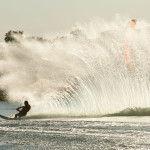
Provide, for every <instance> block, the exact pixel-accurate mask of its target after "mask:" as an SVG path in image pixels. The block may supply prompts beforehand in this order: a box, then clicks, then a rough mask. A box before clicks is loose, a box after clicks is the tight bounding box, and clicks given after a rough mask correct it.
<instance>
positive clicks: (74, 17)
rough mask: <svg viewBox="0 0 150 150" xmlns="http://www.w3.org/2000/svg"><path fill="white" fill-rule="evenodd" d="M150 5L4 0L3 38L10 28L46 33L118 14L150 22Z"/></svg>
mask: <svg viewBox="0 0 150 150" xmlns="http://www.w3.org/2000/svg"><path fill="white" fill-rule="evenodd" d="M149 6H150V0H0V41H3V39H4V36H5V33H6V32H7V31H9V30H21V31H24V32H25V33H27V34H30V35H33V36H43V35H44V34H53V33H59V32H62V31H65V30H67V29H71V28H72V27H73V26H74V25H75V24H76V23H80V22H81V23H83V22H84V23H85V22H89V20H91V19H92V18H93V17H97V18H103V19H104V20H106V21H107V20H112V19H113V18H114V17H115V15H116V14H120V15H121V16H127V17H130V18H131V19H132V18H135V19H137V20H138V19H145V20H146V21H148V22H150V15H149V14H150V7H149Z"/></svg>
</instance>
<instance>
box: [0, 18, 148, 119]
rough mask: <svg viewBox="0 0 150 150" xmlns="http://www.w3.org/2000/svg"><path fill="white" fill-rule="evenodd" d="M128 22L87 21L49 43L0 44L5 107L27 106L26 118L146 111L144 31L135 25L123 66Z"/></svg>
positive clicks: (143, 25)
mask: <svg viewBox="0 0 150 150" xmlns="http://www.w3.org/2000/svg"><path fill="white" fill-rule="evenodd" d="M128 21H129V19H123V20H122V19H120V18H117V19H115V20H114V21H112V22H104V21H102V20H93V21H91V22H89V23H87V24H84V25H77V26H76V27H74V28H73V29H72V30H71V31H70V32H68V33H64V34H63V35H60V36H58V37H55V38H51V39H50V41H49V42H38V41H29V40H27V39H26V38H25V37H24V39H18V40H19V43H10V44H6V43H1V44H0V57H1V59H0V74H1V77H0V86H1V88H2V89H4V90H6V91H7V95H8V99H9V101H11V102H15V101H17V102H23V101H24V100H27V99H28V101H29V102H30V103H31V105H32V109H31V111H30V115H38V114H47V115H66V116H100V115H104V114H110V113H116V112H119V111H121V110H124V109H126V108H134V107H140V108H144V107H150V100H149V99H150V89H149V87H150V84H149V83H150V82H149V79H150V75H149V72H150V61H149V60H150V50H149V47H150V30H149V24H148V23H146V22H145V21H143V20H141V21H138V22H137V26H136V30H135V33H134V37H132V41H131V42H130V43H129V48H130V50H131V52H132V55H133V59H132V64H131V65H130V67H126V65H125V62H124V44H125V43H124V41H125V30H126V25H127V22H128Z"/></svg>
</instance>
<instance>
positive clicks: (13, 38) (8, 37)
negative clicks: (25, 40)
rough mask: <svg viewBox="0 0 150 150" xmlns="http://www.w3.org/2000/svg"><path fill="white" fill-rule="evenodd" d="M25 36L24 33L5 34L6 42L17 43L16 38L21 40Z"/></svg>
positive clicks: (10, 32) (11, 32) (12, 32)
mask: <svg viewBox="0 0 150 150" xmlns="http://www.w3.org/2000/svg"><path fill="white" fill-rule="evenodd" d="M22 36H23V31H11V30H10V31H8V32H7V33H5V38H4V40H5V42H7V43H8V42H17V39H16V37H19V38H21V37H22Z"/></svg>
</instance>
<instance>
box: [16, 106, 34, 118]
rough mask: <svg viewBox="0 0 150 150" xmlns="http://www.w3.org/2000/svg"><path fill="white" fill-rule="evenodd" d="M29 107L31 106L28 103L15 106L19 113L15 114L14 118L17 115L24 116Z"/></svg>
mask: <svg viewBox="0 0 150 150" xmlns="http://www.w3.org/2000/svg"><path fill="white" fill-rule="evenodd" d="M20 109H21V110H20ZM30 109H31V106H30V105H29V104H28V105H25V106H22V107H19V108H17V109H16V110H17V111H19V113H18V114H16V115H15V118H17V116H18V117H19V118H20V117H22V116H26V114H27V112H28V111H29V110H30Z"/></svg>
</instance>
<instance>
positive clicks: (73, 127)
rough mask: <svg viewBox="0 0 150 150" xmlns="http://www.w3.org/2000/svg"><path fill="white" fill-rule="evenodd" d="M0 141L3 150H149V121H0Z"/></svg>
mask: <svg viewBox="0 0 150 150" xmlns="http://www.w3.org/2000/svg"><path fill="white" fill-rule="evenodd" d="M0 106H1V107H0V108H1V110H0V114H5V115H7V116H9V115H11V113H14V112H15V111H14V110H13V109H14V108H15V105H12V104H8V103H3V102H1V103H0ZM2 108H3V109H2ZM5 108H7V109H10V108H11V109H12V110H4V109H5ZM0 137H1V138H0V149H1V150H8V149H9V150H46V149H47V150H49V149H52V150H62V149H66V150H70V149H75V150H77V149H79V150H82V149H86V150H98V149H112V150H113V149H114V150H116V149H150V117H100V118H49V119H33V118H32V119H29V118H28V119H24V120H2V119H1V120H0Z"/></svg>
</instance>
